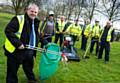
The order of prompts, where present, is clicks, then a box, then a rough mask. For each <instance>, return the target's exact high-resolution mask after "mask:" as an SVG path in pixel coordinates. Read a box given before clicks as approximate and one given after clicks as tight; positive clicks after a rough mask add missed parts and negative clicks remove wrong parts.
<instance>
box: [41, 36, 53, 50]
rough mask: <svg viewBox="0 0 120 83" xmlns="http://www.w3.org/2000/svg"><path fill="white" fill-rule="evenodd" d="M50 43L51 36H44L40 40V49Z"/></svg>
mask: <svg viewBox="0 0 120 83" xmlns="http://www.w3.org/2000/svg"><path fill="white" fill-rule="evenodd" d="M50 42H52V36H51V35H44V38H43V39H42V40H41V48H43V47H44V45H47V44H48V43H50Z"/></svg>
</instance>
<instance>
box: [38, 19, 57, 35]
mask: <svg viewBox="0 0 120 83" xmlns="http://www.w3.org/2000/svg"><path fill="white" fill-rule="evenodd" d="M46 25H47V21H46V22H44V25H43V27H41V26H42V25H41V26H40V27H41V28H42V30H41V31H40V32H41V33H44V29H45V27H46ZM55 27H56V22H55V21H54V32H55V31H56V29H55Z"/></svg>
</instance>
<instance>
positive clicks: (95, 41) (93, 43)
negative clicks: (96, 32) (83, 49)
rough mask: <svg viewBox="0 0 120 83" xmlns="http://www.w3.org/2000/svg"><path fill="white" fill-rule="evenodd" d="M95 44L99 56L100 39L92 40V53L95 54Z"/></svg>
mask: <svg viewBox="0 0 120 83" xmlns="http://www.w3.org/2000/svg"><path fill="white" fill-rule="evenodd" d="M95 44H96V55H97V54H98V51H99V39H95V38H92V40H91V46H90V53H92V52H93V49H94V45H95Z"/></svg>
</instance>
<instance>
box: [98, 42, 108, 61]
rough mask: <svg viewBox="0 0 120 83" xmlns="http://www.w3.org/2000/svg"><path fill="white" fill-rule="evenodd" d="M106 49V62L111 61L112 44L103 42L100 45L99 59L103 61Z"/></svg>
mask: <svg viewBox="0 0 120 83" xmlns="http://www.w3.org/2000/svg"><path fill="white" fill-rule="evenodd" d="M104 49H105V61H109V53H110V43H109V42H101V43H100V50H99V54H98V59H102V54H103V50H104Z"/></svg>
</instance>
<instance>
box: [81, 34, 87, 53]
mask: <svg viewBox="0 0 120 83" xmlns="http://www.w3.org/2000/svg"><path fill="white" fill-rule="evenodd" d="M87 40H88V38H87V37H85V35H82V43H81V50H83V51H85V50H86V45H87Z"/></svg>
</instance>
